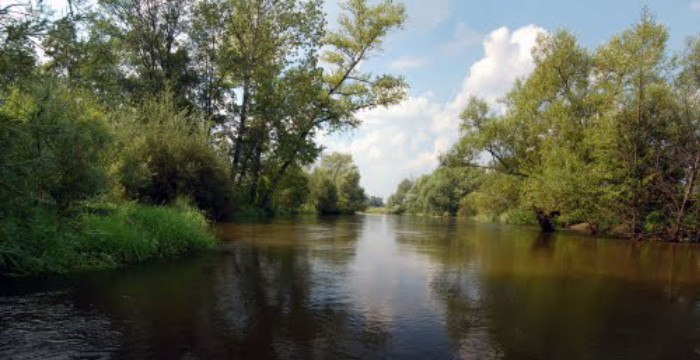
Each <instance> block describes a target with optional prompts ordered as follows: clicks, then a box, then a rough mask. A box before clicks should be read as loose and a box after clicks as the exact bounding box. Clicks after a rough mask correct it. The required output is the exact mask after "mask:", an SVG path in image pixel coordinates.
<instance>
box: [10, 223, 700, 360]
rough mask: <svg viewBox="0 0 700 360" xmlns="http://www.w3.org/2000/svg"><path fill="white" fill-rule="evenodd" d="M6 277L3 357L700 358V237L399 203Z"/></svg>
mask: <svg viewBox="0 0 700 360" xmlns="http://www.w3.org/2000/svg"><path fill="white" fill-rule="evenodd" d="M219 232H220V234H221V239H222V246H221V249H220V250H217V251H213V252H211V253H208V254H204V255H198V256H196V257H192V258H187V259H177V260H167V261H166V260H159V261H152V262H148V263H146V264H143V265H139V266H136V267H131V268H128V269H121V270H115V271H103V272H96V273H91V274H80V275H73V276H63V277H49V278H42V279H23V280H12V281H9V280H3V282H1V283H0V359H46V358H55V359H62V358H81V359H83V358H85V359H141V358H154V359H180V358H182V359H199V358H206V359H394V358H395V359H630V360H631V359H634V360H640V359H663V360H667V359H700V248H699V247H696V246H692V245H688V244H662V243H639V242H632V241H628V240H614V239H596V238H591V237H586V236H579V235H575V234H569V233H558V234H554V235H550V236H543V235H541V234H539V232H538V231H536V230H535V229H529V228H519V227H504V226H495V225H474V224H468V223H465V222H460V221H458V220H454V219H428V218H417V217H407V216H405V217H400V216H391V215H357V216H351V217H337V218H322V219H316V218H303V219H294V220H291V219H287V220H275V221H272V222H267V223H238V224H222V225H219Z"/></svg>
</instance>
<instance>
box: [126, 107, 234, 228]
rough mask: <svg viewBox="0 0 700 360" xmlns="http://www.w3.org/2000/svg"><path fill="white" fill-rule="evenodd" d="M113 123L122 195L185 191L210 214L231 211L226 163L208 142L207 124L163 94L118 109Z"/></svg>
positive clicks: (162, 198) (146, 198) (150, 198)
mask: <svg viewBox="0 0 700 360" xmlns="http://www.w3.org/2000/svg"><path fill="white" fill-rule="evenodd" d="M114 123H115V124H117V126H118V129H116V130H115V131H116V132H117V134H118V141H117V142H116V144H115V145H116V146H115V147H114V151H113V153H114V154H113V156H114V158H115V163H116V166H115V173H116V175H117V179H118V182H119V184H120V186H121V188H122V190H123V195H125V196H126V197H127V198H129V199H132V200H139V201H143V202H147V203H152V204H170V203H172V202H173V201H175V199H177V198H178V197H180V196H187V197H190V198H192V199H193V200H194V202H195V203H196V205H197V206H198V207H199V208H200V209H203V210H205V211H206V212H207V213H208V215H209V216H211V217H212V218H219V217H221V216H223V215H225V214H227V213H230V212H231V210H232V203H233V193H232V187H231V185H230V180H229V179H230V176H229V168H228V164H227V163H226V160H225V159H224V158H223V157H222V156H219V154H218V153H217V152H216V151H215V150H214V148H213V147H212V146H211V141H210V137H209V127H208V124H206V123H203V122H202V121H201V120H199V119H198V118H196V117H195V116H190V115H188V114H187V113H185V112H183V111H178V110H177V109H176V107H175V104H174V103H173V101H172V100H171V98H170V96H169V95H167V94H166V95H163V96H162V97H161V98H158V99H150V100H146V101H145V102H144V103H143V104H141V105H140V106H139V107H138V108H137V109H135V110H133V109H132V110H130V111H123V112H120V113H118V114H117V115H115V120H114Z"/></svg>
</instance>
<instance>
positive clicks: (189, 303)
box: [81, 219, 389, 359]
mask: <svg viewBox="0 0 700 360" xmlns="http://www.w3.org/2000/svg"><path fill="white" fill-rule="evenodd" d="M329 221H330V222H324V223H318V224H316V225H315V226H311V227H299V228H297V229H296V230H294V228H293V227H289V226H287V227H284V226H283V230H279V231H274V230H268V233H267V236H274V237H279V236H282V235H281V234H282V233H284V234H285V235H284V236H286V237H287V241H288V243H286V244H284V243H274V242H270V243H266V242H265V239H263V238H262V237H260V236H261V235H258V236H259V237H258V238H257V239H256V240H259V241H260V244H259V245H258V244H256V243H255V242H254V241H250V242H239V243H233V244H232V245H228V246H226V247H225V251H224V252H223V253H217V254H212V255H210V256H208V257H201V258H195V259H190V260H180V261H177V262H172V265H168V263H166V264H164V265H159V266H154V267H153V268H152V269H149V268H145V269H140V270H132V271H122V272H115V273H112V274H109V275H105V276H104V277H101V278H100V279H95V280H94V281H92V282H91V283H92V285H91V286H87V287H83V288H82V290H81V297H83V298H84V299H86V300H85V301H87V302H90V303H97V304H99V306H100V307H101V308H102V311H103V312H105V313H107V314H109V316H110V318H112V319H113V323H114V327H115V328H117V329H118V333H120V334H121V343H122V345H121V350H119V352H118V354H116V355H115V357H121V358H146V357H155V358H180V357H182V356H183V355H187V354H189V355H191V356H194V357H204V358H253V359H269V358H290V357H292V358H304V359H306V358H348V357H358V356H359V357H374V356H377V354H379V353H381V352H382V351H384V349H385V348H386V346H387V344H388V341H389V334H388V330H387V329H386V328H385V326H383V323H382V322H381V321H379V320H377V319H373V318H372V316H370V315H367V314H362V313H359V312H358V311H357V310H356V309H354V308H353V307H352V298H351V296H352V294H350V293H349V292H348V290H347V287H345V286H344V284H343V282H344V281H345V279H346V277H347V265H348V264H349V263H350V262H351V260H352V258H353V256H354V246H355V241H356V238H357V233H358V226H359V225H358V224H357V223H356V222H351V221H343V220H341V219H337V220H329ZM269 226H274V225H269Z"/></svg>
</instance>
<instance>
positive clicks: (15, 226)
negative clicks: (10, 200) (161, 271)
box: [0, 203, 216, 275]
mask: <svg viewBox="0 0 700 360" xmlns="http://www.w3.org/2000/svg"><path fill="white" fill-rule="evenodd" d="M20 218H21V219H22V220H21V221H20V220H18V219H20ZM215 244H216V238H215V235H214V233H213V231H212V229H211V227H210V225H209V224H208V223H207V221H206V218H205V217H204V215H203V214H202V213H201V212H199V211H197V210H194V209H192V208H187V207H157V206H147V205H140V204H133V203H126V204H120V205H119V206H116V207H115V208H114V209H112V210H107V211H106V212H104V213H101V214H98V213H86V214H83V215H81V216H79V217H77V218H73V217H71V218H64V217H60V216H57V215H54V214H52V213H50V212H48V211H44V210H42V209H34V210H32V211H31V212H30V213H28V214H27V213H25V214H23V216H21V217H12V216H9V217H7V218H5V219H3V220H2V221H1V222H0V274H5V275H29V274H46V273H66V272H73V271H81V270H93V269H105V268H115V267H119V266H121V265H124V264H129V263H136V262H141V261H144V260H147V259H150V258H158V257H175V256H179V255H183V254H186V253H190V252H193V251H198V250H203V249H208V248H211V247H213V246H214V245H215Z"/></svg>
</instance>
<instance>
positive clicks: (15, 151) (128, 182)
mask: <svg viewBox="0 0 700 360" xmlns="http://www.w3.org/2000/svg"><path fill="white" fill-rule="evenodd" d="M65 5H66V9H65V11H62V12H61V14H60V15H58V16H56V15H54V14H52V13H51V11H49V10H48V9H47V8H46V7H45V6H44V5H43V3H42V2H41V1H36V2H35V1H32V0H27V1H18V2H12V3H10V4H3V5H0V234H1V237H0V273H37V272H55V271H69V270H74V269H83V268H97V267H106V266H116V265H118V264H121V263H125V262H131V261H137V260H142V259H145V258H148V257H152V256H170V255H174V254H179V253H184V252H186V251H189V250H192V249H196V248H202V247H208V246H211V245H212V244H213V237H212V235H211V230H210V229H209V226H208V225H207V224H206V222H205V221H204V217H203V216H202V215H206V216H207V217H209V218H210V219H220V218H224V217H229V216H233V215H235V214H245V213H251V212H252V213H256V214H260V213H263V214H272V213H280V212H281V213H294V212H300V211H311V212H321V213H352V212H354V211H356V210H359V209H362V208H364V206H366V201H367V199H366V197H365V194H364V191H363V190H362V189H361V188H360V187H359V173H358V172H357V169H356V168H355V167H354V165H352V159H351V158H350V157H349V156H345V155H340V154H332V155H329V156H328V157H326V158H324V159H323V160H322V161H321V162H320V164H319V165H318V166H317V168H316V169H315V170H313V171H312V170H310V167H311V165H312V164H314V163H316V161H317V160H318V159H319V157H320V155H321V152H322V147H321V146H319V145H318V144H317V143H316V141H315V136H316V135H317V134H319V133H320V132H327V133H330V132H335V131H342V130H345V129H349V128H352V127H355V126H357V125H358V124H359V121H358V119H357V118H356V117H355V116H354V115H355V113H356V112H357V111H359V110H362V109H370V108H373V107H376V106H386V105H390V104H394V103H396V102H398V101H401V100H402V99H403V97H404V94H405V91H406V84H405V83H404V80H403V79H402V78H400V77H394V76H391V75H385V74H379V75H376V74H369V73H364V72H362V71H360V69H359V66H358V65H359V64H360V62H361V61H363V60H366V59H367V58H368V57H370V56H372V55H374V54H376V53H377V51H378V49H379V48H380V46H381V42H382V39H383V37H384V36H385V35H386V34H387V33H388V32H389V31H391V30H392V29H395V28H398V27H400V26H401V25H402V23H403V21H404V19H405V11H404V8H403V6H401V5H397V4H393V3H392V2H391V1H390V0H386V1H383V2H380V3H376V4H374V5H370V4H368V3H367V1H364V0H349V1H347V3H345V4H344V5H343V6H344V9H345V12H344V14H343V15H341V17H340V18H339V21H338V25H337V26H333V27H332V28H329V27H328V26H327V23H326V20H325V16H324V14H323V12H322V11H321V5H322V4H321V2H320V1H317V0H312V1H302V0H126V1H124V0H100V1H97V2H91V1H79V0H72V1H67V2H66V4H65ZM185 204H191V205H185ZM195 209H196V210H195ZM200 211H201V215H197V214H199V212H200Z"/></svg>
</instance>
